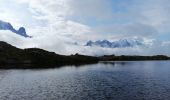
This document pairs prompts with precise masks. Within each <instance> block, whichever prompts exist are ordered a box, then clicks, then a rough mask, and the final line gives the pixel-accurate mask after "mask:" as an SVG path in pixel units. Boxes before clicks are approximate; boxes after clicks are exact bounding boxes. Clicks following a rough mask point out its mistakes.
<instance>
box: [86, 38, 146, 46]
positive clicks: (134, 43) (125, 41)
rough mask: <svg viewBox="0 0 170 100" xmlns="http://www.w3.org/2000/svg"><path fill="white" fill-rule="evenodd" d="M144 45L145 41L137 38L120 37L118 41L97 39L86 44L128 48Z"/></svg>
mask: <svg viewBox="0 0 170 100" xmlns="http://www.w3.org/2000/svg"><path fill="white" fill-rule="evenodd" d="M141 45H144V43H143V42H142V41H140V40H137V39H120V40H117V41H112V42H111V41H109V40H97V41H94V42H93V41H88V42H87V44H86V46H98V47H103V48H126V47H136V46H141Z"/></svg>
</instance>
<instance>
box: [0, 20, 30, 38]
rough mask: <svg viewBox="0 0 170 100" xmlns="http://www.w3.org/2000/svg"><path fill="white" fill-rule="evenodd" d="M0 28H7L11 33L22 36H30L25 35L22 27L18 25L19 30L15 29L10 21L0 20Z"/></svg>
mask: <svg viewBox="0 0 170 100" xmlns="http://www.w3.org/2000/svg"><path fill="white" fill-rule="evenodd" d="M0 30H9V31H11V32H13V33H16V34H18V35H21V36H24V37H31V36H29V35H27V33H26V30H25V28H24V27H20V28H19V30H16V29H15V28H14V27H13V26H12V25H11V24H10V23H8V22H4V21H1V20H0Z"/></svg>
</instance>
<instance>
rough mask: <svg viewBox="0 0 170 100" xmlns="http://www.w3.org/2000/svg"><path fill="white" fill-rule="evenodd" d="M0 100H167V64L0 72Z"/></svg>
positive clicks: (169, 92) (169, 64)
mask: <svg viewBox="0 0 170 100" xmlns="http://www.w3.org/2000/svg"><path fill="white" fill-rule="evenodd" d="M0 100H170V61H133V62H105V63H98V64H93V65H84V66H78V67H76V66H65V67H62V68H58V69H57V68H56V69H44V70H0Z"/></svg>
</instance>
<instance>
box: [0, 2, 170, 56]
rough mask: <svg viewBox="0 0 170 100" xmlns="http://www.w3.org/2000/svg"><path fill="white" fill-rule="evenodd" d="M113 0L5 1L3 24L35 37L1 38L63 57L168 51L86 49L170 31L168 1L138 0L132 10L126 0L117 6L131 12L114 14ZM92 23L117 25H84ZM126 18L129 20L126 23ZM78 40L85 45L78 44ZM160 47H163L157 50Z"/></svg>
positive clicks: (1, 6)
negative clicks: (95, 42)
mask: <svg viewBox="0 0 170 100" xmlns="http://www.w3.org/2000/svg"><path fill="white" fill-rule="evenodd" d="M9 2H10V4H9ZM111 2H112V0H108V1H106V0H1V1H0V11H1V14H0V18H1V20H4V21H9V22H11V23H12V24H13V25H14V26H15V27H20V26H24V27H26V29H27V31H28V34H29V35H32V36H33V38H32V39H25V38H22V37H20V36H17V35H16V34H14V33H10V32H8V31H7V32H6V31H0V40H1V41H7V42H9V43H10V44H13V45H15V46H17V47H21V48H28V47H38V48H43V49H46V50H50V51H55V52H56V53H60V54H71V53H77V52H78V53H82V54H89V55H97V54H121V53H122V54H153V53H155V54H156V53H159V54H161V53H165V54H167V53H168V50H169V47H168V46H162V47H161V48H165V49H164V50H162V49H159V47H158V46H156V45H155V46H153V47H150V48H134V49H130V48H128V49H127V48H126V49H122V50H120V49H105V48H89V47H84V46H82V45H83V44H85V42H87V41H88V40H97V39H115V38H122V37H123V38H127V37H142V38H154V36H155V35H156V34H160V32H170V30H169V28H167V27H169V17H170V15H169V13H170V12H169V10H167V9H170V7H169V5H168V4H169V3H168V0H145V2H144V1H137V0H134V2H133V4H132V5H130V6H129V4H128V3H127V4H126V2H122V3H118V4H119V5H117V6H120V7H122V8H126V10H127V11H118V12H114V11H113V9H114V7H113V5H112V4H111ZM7 6H8V7H7ZM114 6H115V5H114ZM75 18H77V19H76V21H75ZM90 19H96V20H97V21H103V22H105V21H110V20H111V21H113V22H112V23H111V24H102V25H97V26H96V27H94V26H93V27H92V26H91V25H88V24H83V23H84V22H86V21H88V20H90ZM121 20H126V21H123V23H122V22H121ZM117 21H118V22H117ZM119 21H120V22H119ZM74 42H78V43H79V44H80V45H78V46H76V45H72V44H74ZM156 48H158V49H157V50H155V49H156ZM127 51H128V52H127Z"/></svg>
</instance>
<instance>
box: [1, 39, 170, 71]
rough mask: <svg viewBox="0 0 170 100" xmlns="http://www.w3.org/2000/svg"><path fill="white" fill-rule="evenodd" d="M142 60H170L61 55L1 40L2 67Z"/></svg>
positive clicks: (168, 58) (38, 66) (39, 66)
mask: <svg viewBox="0 0 170 100" xmlns="http://www.w3.org/2000/svg"><path fill="white" fill-rule="evenodd" d="M141 60H170V57H168V56H165V55H156V56H129V55H122V56H115V55H104V56H100V57H95V56H87V55H80V54H75V55H68V56H67V55H59V54H56V53H55V52H49V51H46V50H43V49H40V48H28V49H19V48H17V47H15V46H12V45H10V44H8V43H6V42H3V41H0V69H34V68H54V67H60V66H64V65H83V64H93V63H98V62H99V61H141Z"/></svg>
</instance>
